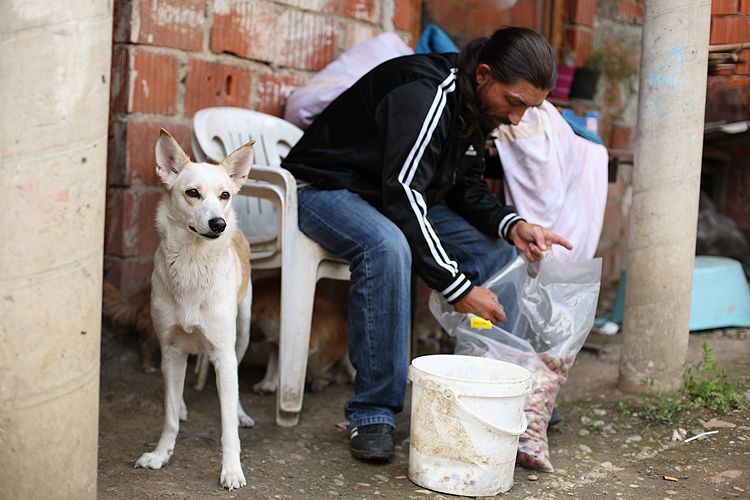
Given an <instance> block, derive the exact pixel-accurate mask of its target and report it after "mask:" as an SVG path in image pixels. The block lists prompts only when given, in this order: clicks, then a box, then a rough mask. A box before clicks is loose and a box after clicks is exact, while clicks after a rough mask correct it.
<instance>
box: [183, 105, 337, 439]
mask: <svg viewBox="0 0 750 500" xmlns="http://www.w3.org/2000/svg"><path fill="white" fill-rule="evenodd" d="M301 136H302V131H301V130H300V129H299V128H297V127H296V126H294V125H292V124H291V123H289V122H286V121H284V120H282V119H280V118H277V117H275V116H271V115H267V114H264V113H259V112H256V111H250V110H246V109H241V108H229V107H216V108H207V109H203V110H200V111H198V112H197V113H196V114H195V116H194V117H193V153H194V155H195V157H196V159H197V160H198V161H209V162H214V163H218V162H220V161H221V160H222V159H223V158H224V157H225V156H226V155H227V154H228V153H231V152H232V151H234V150H235V149H236V148H238V147H239V146H241V145H242V144H244V143H246V142H248V141H250V140H255V141H256V145H255V152H256V153H255V162H256V165H254V166H253V168H252V169H251V170H250V177H249V179H248V181H247V183H246V184H245V186H244V187H243V188H242V189H241V191H240V195H242V196H236V197H235V202H234V203H235V205H234V206H235V207H237V211H238V218H239V220H240V227H241V228H242V229H243V231H244V232H245V234H246V235H247V236H248V241H250V245H251V250H252V255H251V258H250V260H251V262H252V266H253V268H254V269H274V268H281V318H280V331H279V386H278V389H277V391H276V423H277V424H278V425H281V426H285V427H290V426H294V425H297V423H298V422H299V414H300V412H301V411H302V399H303V396H304V390H305V373H306V371H307V355H308V345H309V342H310V325H311V323H312V312H313V302H314V298H315V287H316V284H317V282H318V280H319V279H321V278H330V279H337V280H349V279H350V275H349V264H348V263H347V262H346V261H343V260H341V259H337V258H336V257H334V256H333V255H331V254H330V253H329V252H328V251H326V250H325V249H324V248H323V247H321V246H320V245H319V244H317V243H316V242H314V241H313V240H311V239H310V238H308V237H307V236H305V235H304V234H303V233H302V232H301V231H300V230H299V227H298V226H297V182H296V181H295V179H294V177H293V176H292V175H291V174H290V173H289V172H288V171H287V170H285V169H283V168H281V167H280V164H281V159H282V158H283V157H284V156H286V154H287V153H288V152H289V150H290V149H291V147H292V146H293V145H294V144H295V143H296V142H297V141H298V140H299V138H300V137H301ZM271 208H273V210H270V209H271ZM255 219H257V221H256V220H255ZM271 221H272V222H271ZM256 222H257V224H256ZM271 229H274V230H273V231H271ZM199 365H201V370H200V372H199V373H200V374H199V377H198V378H199V384H200V386H201V387H202V382H201V375H202V379H203V381H205V373H206V371H207V366H208V361H207V360H206V361H204V362H202V363H199ZM196 387H198V385H197V386H196Z"/></svg>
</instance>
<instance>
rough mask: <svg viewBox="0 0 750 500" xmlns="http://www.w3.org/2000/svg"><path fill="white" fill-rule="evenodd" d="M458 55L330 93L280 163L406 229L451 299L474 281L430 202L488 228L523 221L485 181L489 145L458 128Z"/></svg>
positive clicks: (378, 73) (427, 57) (422, 60)
mask: <svg viewBox="0 0 750 500" xmlns="http://www.w3.org/2000/svg"><path fill="white" fill-rule="evenodd" d="M457 62H458V54H455V53H448V54H420V55H411V56H404V57H399V58H396V59H391V60H389V61H386V62H384V63H383V64H381V65H379V66H377V67H376V68H374V69H373V70H372V71H370V72H369V73H367V74H366V75H365V76H363V77H362V78H361V79H360V80H359V81H357V83H355V84H354V85H353V86H352V87H351V88H349V89H348V90H347V91H346V92H344V93H343V94H341V95H340V96H339V97H338V98H337V99H336V100H334V101H333V102H332V103H331V104H330V105H329V106H328V107H327V108H326V109H325V110H324V111H323V113H321V114H320V115H319V116H318V117H317V119H316V120H315V121H314V122H313V123H312V125H311V126H310V128H308V129H307V131H306V132H305V134H304V136H303V137H302V139H300V141H299V142H298V143H297V144H296V145H295V146H294V148H292V150H291V151H290V153H289V155H288V156H287V157H286V159H285V160H284V162H283V163H282V166H283V167H284V168H286V169H288V170H289V171H290V172H291V173H292V174H293V175H294V176H295V177H296V178H297V179H300V180H304V181H307V182H310V183H311V184H312V185H313V186H315V187H316V188H319V189H340V188H346V189H348V190H350V191H352V192H354V193H357V194H359V195H360V196H361V197H362V198H364V199H365V200H367V201H368V202H370V203H371V204H372V205H373V206H375V207H376V208H377V209H378V210H380V211H381V212H382V213H383V214H384V215H385V216H387V217H388V218H389V219H390V220H392V221H393V222H394V223H395V224H396V225H397V226H398V227H399V228H400V229H401V230H402V231H403V233H404V235H405V236H406V239H407V240H408V242H409V245H410V246H411V250H412V262H413V263H414V266H415V268H416V271H417V273H418V274H419V276H420V277H422V279H424V280H425V282H426V283H427V284H428V285H429V286H430V287H431V288H432V289H434V290H437V291H439V292H440V293H442V294H443V296H444V297H445V298H446V300H447V301H448V302H450V303H455V302H457V301H458V300H460V299H461V298H463V297H464V296H465V295H466V294H468V293H469V291H470V290H471V287H472V283H471V282H470V281H469V279H468V278H467V277H466V276H465V275H464V274H463V273H462V272H461V270H460V269H459V266H458V263H457V262H456V260H455V259H454V258H453V257H451V255H450V254H449V253H448V251H447V250H446V249H445V248H444V247H443V245H442V244H441V242H440V239H439V238H438V237H437V235H436V233H435V231H434V229H433V227H432V225H431V224H430V221H429V220H428V218H427V208H428V207H430V206H432V205H434V204H436V203H441V202H445V203H446V204H447V205H448V206H449V207H451V208H452V209H453V210H454V211H456V212H457V213H458V214H460V215H461V216H462V217H464V218H465V219H466V220H468V221H469V222H470V223H471V224H472V225H473V226H475V227H476V228H477V229H479V230H480V231H482V232H483V233H485V234H488V235H491V236H496V237H501V236H502V237H505V238H507V237H508V231H509V229H510V228H511V227H512V225H513V224H514V223H515V222H517V221H518V220H521V218H520V217H519V216H518V215H517V214H516V211H515V209H514V208H513V207H507V206H506V207H503V206H501V205H500V203H499V202H498V201H497V199H496V198H495V196H494V195H493V194H492V193H491V192H490V190H489V188H488V187H487V184H486V182H485V180H484V144H483V143H474V144H471V143H470V141H469V140H460V139H458V138H457V137H456V136H455V135H454V134H453V130H454V127H455V125H454V123H455V120H456V116H457V113H458V110H459V109H460V106H461V96H460V93H459V92H458V91H457V85H458V81H457V79H456V73H457Z"/></svg>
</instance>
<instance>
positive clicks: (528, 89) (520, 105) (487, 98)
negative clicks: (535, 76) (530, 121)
mask: <svg viewBox="0 0 750 500" xmlns="http://www.w3.org/2000/svg"><path fill="white" fill-rule="evenodd" d="M476 81H477V97H478V98H479V110H480V111H481V113H482V124H483V125H484V126H485V127H488V128H490V129H494V128H496V127H497V126H498V125H518V123H519V122H520V121H521V118H522V117H523V114H524V113H525V112H526V110H527V109H528V108H529V107H532V106H540V105H541V104H542V101H544V99H545V98H546V97H547V94H548V92H549V91H547V90H540V89H538V88H536V87H535V86H534V85H532V84H531V83H529V82H527V81H526V80H518V81H517V82H515V83H513V84H506V83H501V82H498V81H497V80H494V79H493V78H492V73H491V72H490V68H489V66H487V65H486V64H480V65H479V66H477V70H476Z"/></svg>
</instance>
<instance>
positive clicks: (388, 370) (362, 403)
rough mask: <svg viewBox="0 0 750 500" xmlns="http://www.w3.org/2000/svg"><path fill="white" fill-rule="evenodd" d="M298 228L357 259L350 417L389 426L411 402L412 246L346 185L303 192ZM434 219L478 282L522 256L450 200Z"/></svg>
mask: <svg viewBox="0 0 750 500" xmlns="http://www.w3.org/2000/svg"><path fill="white" fill-rule="evenodd" d="M298 203H299V227H300V229H301V230H302V232H303V233H305V234H306V235H307V236H309V237H310V238H312V239H313V240H315V241H317V242H318V243H320V244H321V245H322V246H323V247H325V248H326V249H328V250H329V251H330V252H331V253H333V254H334V255H336V256H337V257H341V258H343V259H346V260H347V261H349V263H350V266H349V267H350V270H351V288H350V290H351V291H350V294H349V317H348V323H347V329H348V335H349V357H350V358H351V361H352V364H353V365H354V368H356V369H357V376H356V378H355V380H354V396H353V397H352V398H351V399H350V400H349V401H347V403H346V406H345V415H346V418H347V419H348V420H349V423H350V425H351V426H352V427H357V426H361V425H368V424H381V423H383V424H388V425H390V426H392V427H395V418H394V415H395V414H396V413H399V412H400V411H401V410H402V409H403V406H404V393H405V390H406V378H407V369H408V363H409V360H408V359H407V355H406V353H407V339H408V336H409V331H410V329H411V327H410V318H411V311H410V306H411V265H412V260H411V250H410V248H409V243H408V242H407V240H406V237H405V236H404V234H403V233H402V232H401V230H400V229H399V228H398V227H397V226H396V225H395V224H394V223H393V222H391V220H390V219H388V218H387V217H386V216H384V215H383V214H382V213H380V212H379V211H378V210H377V209H376V208H375V207H373V206H372V205H370V204H369V203H368V202H367V201H365V200H363V199H362V198H361V197H360V196H359V195H357V194H355V193H352V192H351V191H348V190H346V189H339V190H332V191H326V190H318V189H314V188H304V189H301V190H300V191H299V196H298ZM427 215H428V218H429V220H430V222H431V223H432V225H433V227H434V228H435V231H436V232H437V234H438V236H439V237H440V240H441V241H442V242H443V244H444V246H445V248H446V250H448V251H449V252H450V253H451V254H452V256H453V257H454V258H455V259H456V260H457V261H458V263H459V265H460V268H461V270H462V271H463V273H464V274H466V276H467V277H468V278H469V279H471V280H472V282H473V283H474V284H481V283H483V282H484V281H485V280H486V279H487V278H489V277H491V276H492V275H493V274H494V273H495V272H496V271H498V270H499V269H501V268H502V267H503V266H504V265H505V264H507V263H508V262H510V261H511V260H512V259H513V258H515V255H516V251H515V248H514V247H513V246H511V245H509V244H508V243H506V242H505V241H504V240H502V239H499V238H491V237H488V236H486V235H484V234H482V233H480V232H479V231H478V230H477V229H476V228H474V227H473V226H472V225H471V224H469V223H468V222H466V220H464V219H463V218H462V217H460V216H459V215H457V214H456V213H455V212H453V211H452V210H451V209H449V208H448V207H446V206H444V205H437V206H434V207H431V208H430V209H429V210H428V214H427Z"/></svg>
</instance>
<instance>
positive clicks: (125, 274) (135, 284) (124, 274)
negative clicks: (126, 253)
mask: <svg viewBox="0 0 750 500" xmlns="http://www.w3.org/2000/svg"><path fill="white" fill-rule="evenodd" d="M153 269H154V259H153V257H151V256H144V257H127V258H124V259H123V258H121V257H116V256H113V255H107V256H105V257H104V281H106V282H107V283H110V284H112V285H114V286H115V287H116V288H117V289H118V290H119V291H120V293H121V294H122V295H123V297H125V298H130V297H132V296H133V295H135V294H136V293H138V292H140V291H141V290H143V289H144V288H146V287H147V286H149V285H150V284H151V272H152V271H153Z"/></svg>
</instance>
